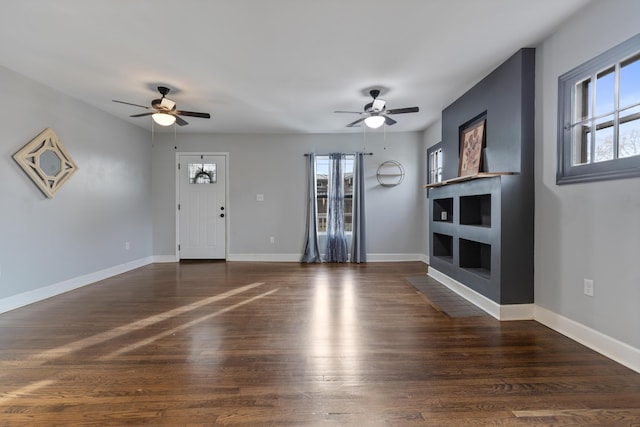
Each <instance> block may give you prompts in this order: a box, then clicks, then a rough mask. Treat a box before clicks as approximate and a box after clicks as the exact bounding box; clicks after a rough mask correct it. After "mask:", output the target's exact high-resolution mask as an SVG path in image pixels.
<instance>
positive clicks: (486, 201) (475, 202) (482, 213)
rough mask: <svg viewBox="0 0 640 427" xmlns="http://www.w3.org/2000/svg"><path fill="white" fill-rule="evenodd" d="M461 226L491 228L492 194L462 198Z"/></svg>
mask: <svg viewBox="0 0 640 427" xmlns="http://www.w3.org/2000/svg"><path fill="white" fill-rule="evenodd" d="M460 224H462V225H475V226H480V227H491V194H478V195H473V196H461V197H460Z"/></svg>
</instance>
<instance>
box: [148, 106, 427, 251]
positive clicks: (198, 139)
mask: <svg viewBox="0 0 640 427" xmlns="http://www.w3.org/2000/svg"><path fill="white" fill-rule="evenodd" d="M212 120H215V118H214V119H212ZM175 138H176V139H175V140H174V135H173V134H161V135H158V134H156V140H155V142H154V145H153V180H152V181H153V184H152V187H153V230H154V231H153V235H154V248H153V250H154V254H155V255H159V256H173V255H175V245H176V244H175V221H176V219H175V218H176V217H175V213H176V209H175V176H174V165H175V153H176V152H226V153H229V165H228V171H229V194H228V197H229V204H228V206H227V208H228V215H229V227H230V229H229V255H230V258H231V259H251V258H252V257H253V258H256V257H255V256H258V257H261V258H265V259H275V260H277V259H284V260H287V259H296V260H297V259H298V257H299V256H300V254H301V252H302V246H303V243H304V237H303V236H304V227H305V209H306V207H305V198H306V195H305V192H306V162H305V157H304V156H303V154H304V153H307V152H311V151H314V152H317V153H328V152H333V151H341V152H354V151H366V152H373V153H374V155H373V156H368V157H366V160H365V167H366V172H365V176H366V190H367V200H366V209H367V213H366V214H367V227H368V231H369V233H368V242H367V252H368V253H369V254H371V255H372V257H371V258H370V260H376V259H386V260H394V259H426V258H425V252H424V238H423V234H422V233H423V230H424V228H423V227H424V225H423V224H424V221H425V219H426V214H425V212H424V206H423V199H424V189H423V188H422V186H423V185H424V182H425V178H424V175H425V172H424V156H425V154H424V150H423V143H422V133H417V132H416V133H388V134H386V136H385V134H384V133H383V131H382V130H380V131H375V132H372V131H368V132H367V133H366V135H363V134H361V133H355V134H313V135H181V134H180V130H179V129H178V134H177V137H175ZM174 147H177V148H174ZM385 160H396V161H398V162H400V163H401V164H402V165H403V166H404V169H405V172H406V176H405V179H404V182H402V184H400V185H398V186H396V187H382V186H380V185H379V183H378V181H377V180H376V177H375V175H376V170H377V168H378V166H379V165H380V164H381V163H382V162H384V161H385ZM257 194H264V202H257V201H256V195H257ZM270 236H274V237H275V244H271V243H270V242H269V237H270ZM416 255H419V257H418V258H416Z"/></svg>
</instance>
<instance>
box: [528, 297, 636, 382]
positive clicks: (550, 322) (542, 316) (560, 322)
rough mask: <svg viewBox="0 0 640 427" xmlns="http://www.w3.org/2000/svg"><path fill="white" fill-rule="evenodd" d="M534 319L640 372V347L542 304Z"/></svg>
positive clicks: (537, 308)
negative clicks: (612, 336)
mask: <svg viewBox="0 0 640 427" xmlns="http://www.w3.org/2000/svg"><path fill="white" fill-rule="evenodd" d="M534 320H536V321H537V322H540V323H542V324H543V325H545V326H547V327H549V328H551V329H553V330H554V331H556V332H559V333H561V334H562V335H564V336H566V337H569V338H571V339H572V340H574V341H577V342H579V343H580V344H582V345H584V346H586V347H589V348H590V349H592V350H594V351H597V352H598V353H600V354H602V355H604V356H606V357H608V358H609V359H612V360H615V361H616V362H618V363H620V364H621V365H624V366H626V367H627V368H629V369H633V370H634V371H636V372H639V373H640V349H637V348H635V347H632V346H630V345H629V344H625V343H623V342H621V341H618V340H616V339H615V338H611V337H610V336H608V335H605V334H603V333H601V332H598V331H596V330H595V329H591V328H589V327H588V326H585V325H583V324H581V323H578V322H576V321H574V320H571V319H569V318H566V317H564V316H561V315H559V314H557V313H554V312H553V311H550V310H547V309H546V308H543V307H540V306H536V307H535V316H534Z"/></svg>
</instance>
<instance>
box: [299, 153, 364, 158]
mask: <svg viewBox="0 0 640 427" xmlns="http://www.w3.org/2000/svg"><path fill="white" fill-rule="evenodd" d="M330 154H332V153H320V154H318V153H316V156H328V155H330ZM340 154H356V153H340ZM362 154H364V155H365V156H373V153H362ZM303 155H304V156H305V157H309V153H304V154H303Z"/></svg>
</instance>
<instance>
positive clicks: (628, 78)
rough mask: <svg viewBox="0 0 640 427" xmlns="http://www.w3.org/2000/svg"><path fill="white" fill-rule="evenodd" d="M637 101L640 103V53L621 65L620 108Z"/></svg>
mask: <svg viewBox="0 0 640 427" xmlns="http://www.w3.org/2000/svg"><path fill="white" fill-rule="evenodd" d="M637 103H640V55H639V56H635V57H634V58H631V59H629V60H627V61H625V62H623V63H622V64H621V67H620V108H625V107H628V106H630V105H634V104H637Z"/></svg>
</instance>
